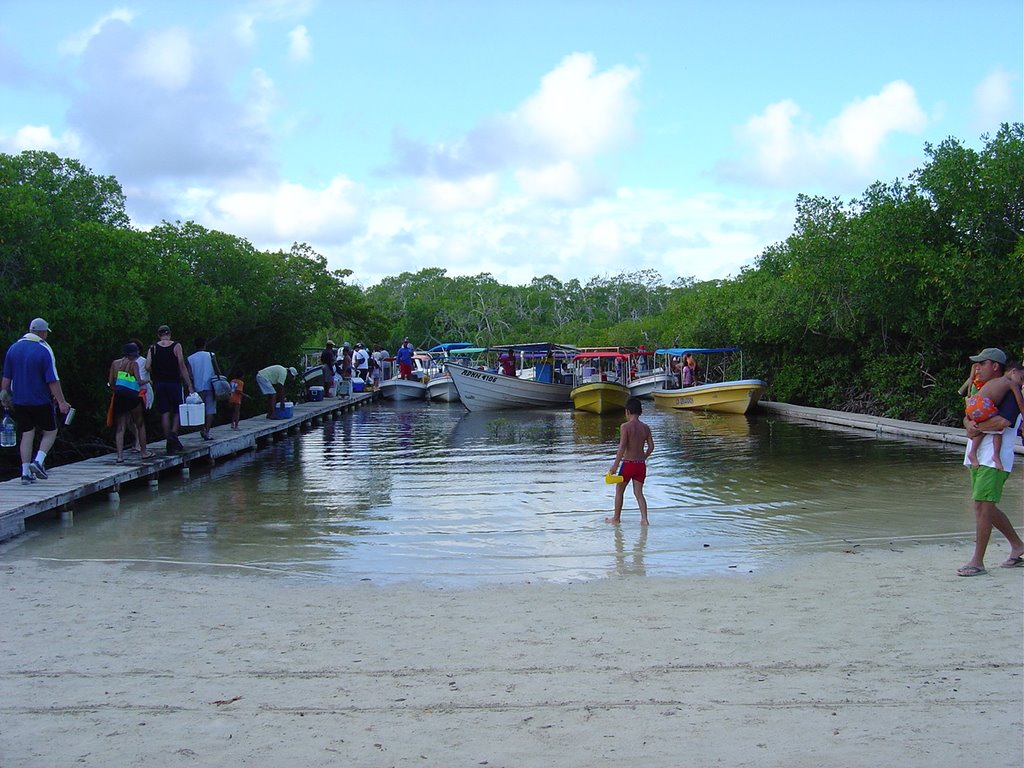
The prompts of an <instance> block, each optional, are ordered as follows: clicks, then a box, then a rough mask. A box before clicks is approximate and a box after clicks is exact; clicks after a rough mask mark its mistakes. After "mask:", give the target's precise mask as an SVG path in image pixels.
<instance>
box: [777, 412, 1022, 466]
mask: <svg viewBox="0 0 1024 768" xmlns="http://www.w3.org/2000/svg"><path fill="white" fill-rule="evenodd" d="M758 407H759V408H762V409H763V410H766V411H771V412H772V413H778V414H782V415H784V416H790V417H792V418H795V419H802V420H805V421H816V422H819V423H821V424H835V425H837V426H840V427H850V428H852V429H863V430H867V431H868V432H874V433H875V434H877V435H891V436H893V437H912V438H916V439H919V440H934V441H936V442H940V443H946V444H948V445H951V446H954V447H956V448H958V449H961V450H962V449H964V448H966V446H967V432H966V431H965V430H964V429H963V427H943V426H938V425H936V424H920V423H918V422H916V421H900V420H899V419H887V418H884V417H882V416H865V415H864V414H860V413H846V412H845V411H829V410H826V409H824V408H810V407H808V406H804V405H790V404H789V403H775V402H770V401H766V400H762V401H761V402H760V403H758ZM1013 450H1014V453H1016V454H1018V455H1024V445H1021V443H1020V441H1019V440H1018V441H1016V444H1015V446H1014V449H1013Z"/></svg>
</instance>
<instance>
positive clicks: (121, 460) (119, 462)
mask: <svg viewBox="0 0 1024 768" xmlns="http://www.w3.org/2000/svg"><path fill="white" fill-rule="evenodd" d="M114 463H115V464H124V459H114Z"/></svg>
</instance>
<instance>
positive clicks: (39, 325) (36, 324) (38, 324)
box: [28, 317, 50, 331]
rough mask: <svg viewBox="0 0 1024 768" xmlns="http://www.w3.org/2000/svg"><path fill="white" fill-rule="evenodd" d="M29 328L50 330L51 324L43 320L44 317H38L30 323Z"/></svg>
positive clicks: (32, 329) (31, 329)
mask: <svg viewBox="0 0 1024 768" xmlns="http://www.w3.org/2000/svg"><path fill="white" fill-rule="evenodd" d="M28 329H29V330H30V331H48V330H50V324H49V323H48V322H46V321H45V320H43V318H41V317H37V318H36V319H35V320H33V321H32V322H31V323H29V324H28Z"/></svg>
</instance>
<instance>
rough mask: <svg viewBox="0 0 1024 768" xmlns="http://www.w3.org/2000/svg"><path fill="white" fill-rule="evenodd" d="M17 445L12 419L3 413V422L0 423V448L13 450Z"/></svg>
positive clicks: (16, 434) (15, 430)
mask: <svg viewBox="0 0 1024 768" xmlns="http://www.w3.org/2000/svg"><path fill="white" fill-rule="evenodd" d="M17 443H18V430H17V428H16V427H15V425H14V419H12V418H11V417H10V415H9V414H7V413H5V414H4V418H3V421H2V422H0V447H2V448H13V447H14V446H15V445H17Z"/></svg>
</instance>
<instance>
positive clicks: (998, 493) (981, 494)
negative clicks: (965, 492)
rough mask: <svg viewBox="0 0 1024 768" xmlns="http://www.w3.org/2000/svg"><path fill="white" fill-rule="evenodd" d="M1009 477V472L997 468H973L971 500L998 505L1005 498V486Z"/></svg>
mask: <svg viewBox="0 0 1024 768" xmlns="http://www.w3.org/2000/svg"><path fill="white" fill-rule="evenodd" d="M1009 476H1010V473H1009V472H1003V470H1001V469H996V468H995V467H986V466H984V465H982V466H980V467H978V468H974V467H971V498H972V499H973V500H974V501H991V502H994V503H996V504H998V503H999V501H1000V500H1001V499H1002V498H1003V484H1004V483H1006V478H1008V477H1009Z"/></svg>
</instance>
